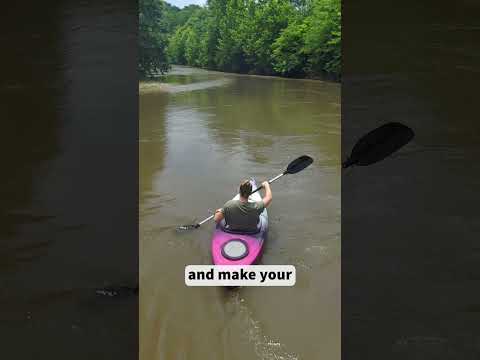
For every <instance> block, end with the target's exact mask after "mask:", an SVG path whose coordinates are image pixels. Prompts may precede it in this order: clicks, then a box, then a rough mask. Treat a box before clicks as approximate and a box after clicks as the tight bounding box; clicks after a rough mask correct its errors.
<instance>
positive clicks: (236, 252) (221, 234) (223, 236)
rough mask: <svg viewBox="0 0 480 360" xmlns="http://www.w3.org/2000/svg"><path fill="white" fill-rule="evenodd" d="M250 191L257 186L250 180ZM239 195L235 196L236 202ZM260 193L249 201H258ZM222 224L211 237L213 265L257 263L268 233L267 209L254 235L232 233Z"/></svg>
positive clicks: (252, 196)
mask: <svg viewBox="0 0 480 360" xmlns="http://www.w3.org/2000/svg"><path fill="white" fill-rule="evenodd" d="M251 182H252V189H253V190H255V189H256V188H257V185H256V183H255V180H251ZM239 197H240V195H237V196H235V197H234V198H233V199H234V200H236V199H238V198H239ZM261 199H262V197H261V196H260V192H256V193H254V194H252V195H250V198H249V199H248V200H249V201H260V200H261ZM224 225H225V224H224V223H223V224H218V225H216V226H215V231H214V233H213V237H212V261H213V264H214V265H252V264H255V263H257V262H258V261H259V260H260V258H261V256H262V252H263V244H264V242H265V238H266V236H267V232H268V214H267V209H265V210H263V212H262V213H261V214H260V221H259V225H258V230H257V231H256V232H255V233H249V234H245V233H236V232H235V233H234V232H229V231H227V230H226V229H225V228H224Z"/></svg>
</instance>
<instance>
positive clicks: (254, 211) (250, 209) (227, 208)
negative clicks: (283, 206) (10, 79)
mask: <svg viewBox="0 0 480 360" xmlns="http://www.w3.org/2000/svg"><path fill="white" fill-rule="evenodd" d="M262 186H263V188H264V189H265V196H264V197H263V199H262V200H260V201H256V202H253V201H248V197H249V196H250V194H251V193H252V183H251V181H250V180H244V181H242V182H241V183H240V189H239V194H240V199H239V200H229V201H227V202H226V203H225V205H223V207H222V208H220V209H217V210H216V211H215V216H214V220H215V222H216V223H217V224H219V223H222V225H223V222H222V220H225V222H224V223H225V225H224V226H225V228H226V229H228V230H231V231H238V232H255V231H257V229H258V223H259V219H260V218H259V216H260V214H261V213H262V211H263V210H264V209H265V208H266V207H268V206H269V205H270V203H271V202H272V190H271V189H270V184H269V183H268V181H264V182H263V183H262Z"/></svg>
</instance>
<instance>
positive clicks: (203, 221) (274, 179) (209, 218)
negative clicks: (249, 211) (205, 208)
mask: <svg viewBox="0 0 480 360" xmlns="http://www.w3.org/2000/svg"><path fill="white" fill-rule="evenodd" d="M285 174H286V173H281V174H279V175H277V176H275V177H274V178H271V179H270V180H268V183H269V184H271V183H272V182H274V181H277V180H278V179H280V178H281V177H282V176H283V175H285ZM260 189H263V185H262V186H260V187H258V188H256V189H255V190H254V191H252V193H251V194H250V195H252V194H254V193H256V192H257V191H260ZM214 217H215V214H213V215H210V216H209V217H207V218H206V219H204V220H202V221H200V222H199V223H198V224H197V227H198V226H201V225H203V224H205V223H206V222H207V221H209V220H212V219H213V218H214Z"/></svg>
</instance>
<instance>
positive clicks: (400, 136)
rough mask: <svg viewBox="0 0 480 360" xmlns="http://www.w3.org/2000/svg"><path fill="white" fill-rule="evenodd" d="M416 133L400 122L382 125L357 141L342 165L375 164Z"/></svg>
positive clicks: (406, 142)
mask: <svg viewBox="0 0 480 360" xmlns="http://www.w3.org/2000/svg"><path fill="white" fill-rule="evenodd" d="M414 135H415V134H414V132H413V130H412V129H410V128H409V127H408V126H405V125H403V124H400V123H396V122H391V123H388V124H385V125H382V126H380V127H378V128H376V129H375V130H372V131H370V132H369V133H368V134H366V135H364V136H363V137H362V138H360V140H358V141H357V143H356V144H355V146H354V147H353V149H352V153H351V154H350V156H349V157H348V159H347V160H346V161H345V162H344V163H343V164H342V167H343V168H348V167H349V166H352V165H360V166H367V165H371V164H374V163H376V162H378V161H380V160H383V159H385V158H386V157H388V156H390V155H391V154H393V153H394V152H395V151H397V150H398V149H400V148H401V147H403V146H405V145H406V144H408V143H409V142H410V140H412V139H413V137H414Z"/></svg>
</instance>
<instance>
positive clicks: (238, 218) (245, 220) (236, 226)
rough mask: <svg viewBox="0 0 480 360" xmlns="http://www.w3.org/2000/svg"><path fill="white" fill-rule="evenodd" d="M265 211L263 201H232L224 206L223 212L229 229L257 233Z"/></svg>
mask: <svg viewBox="0 0 480 360" xmlns="http://www.w3.org/2000/svg"><path fill="white" fill-rule="evenodd" d="M263 209H265V205H264V204H263V200H260V201H256V202H250V201H249V202H241V201H240V200H230V201H227V202H226V203H225V205H223V208H222V212H223V215H224V216H225V222H226V224H227V225H228V227H229V229H231V230H236V231H255V230H256V229H257V224H258V221H259V216H260V214H261V213H262V211H263Z"/></svg>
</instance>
